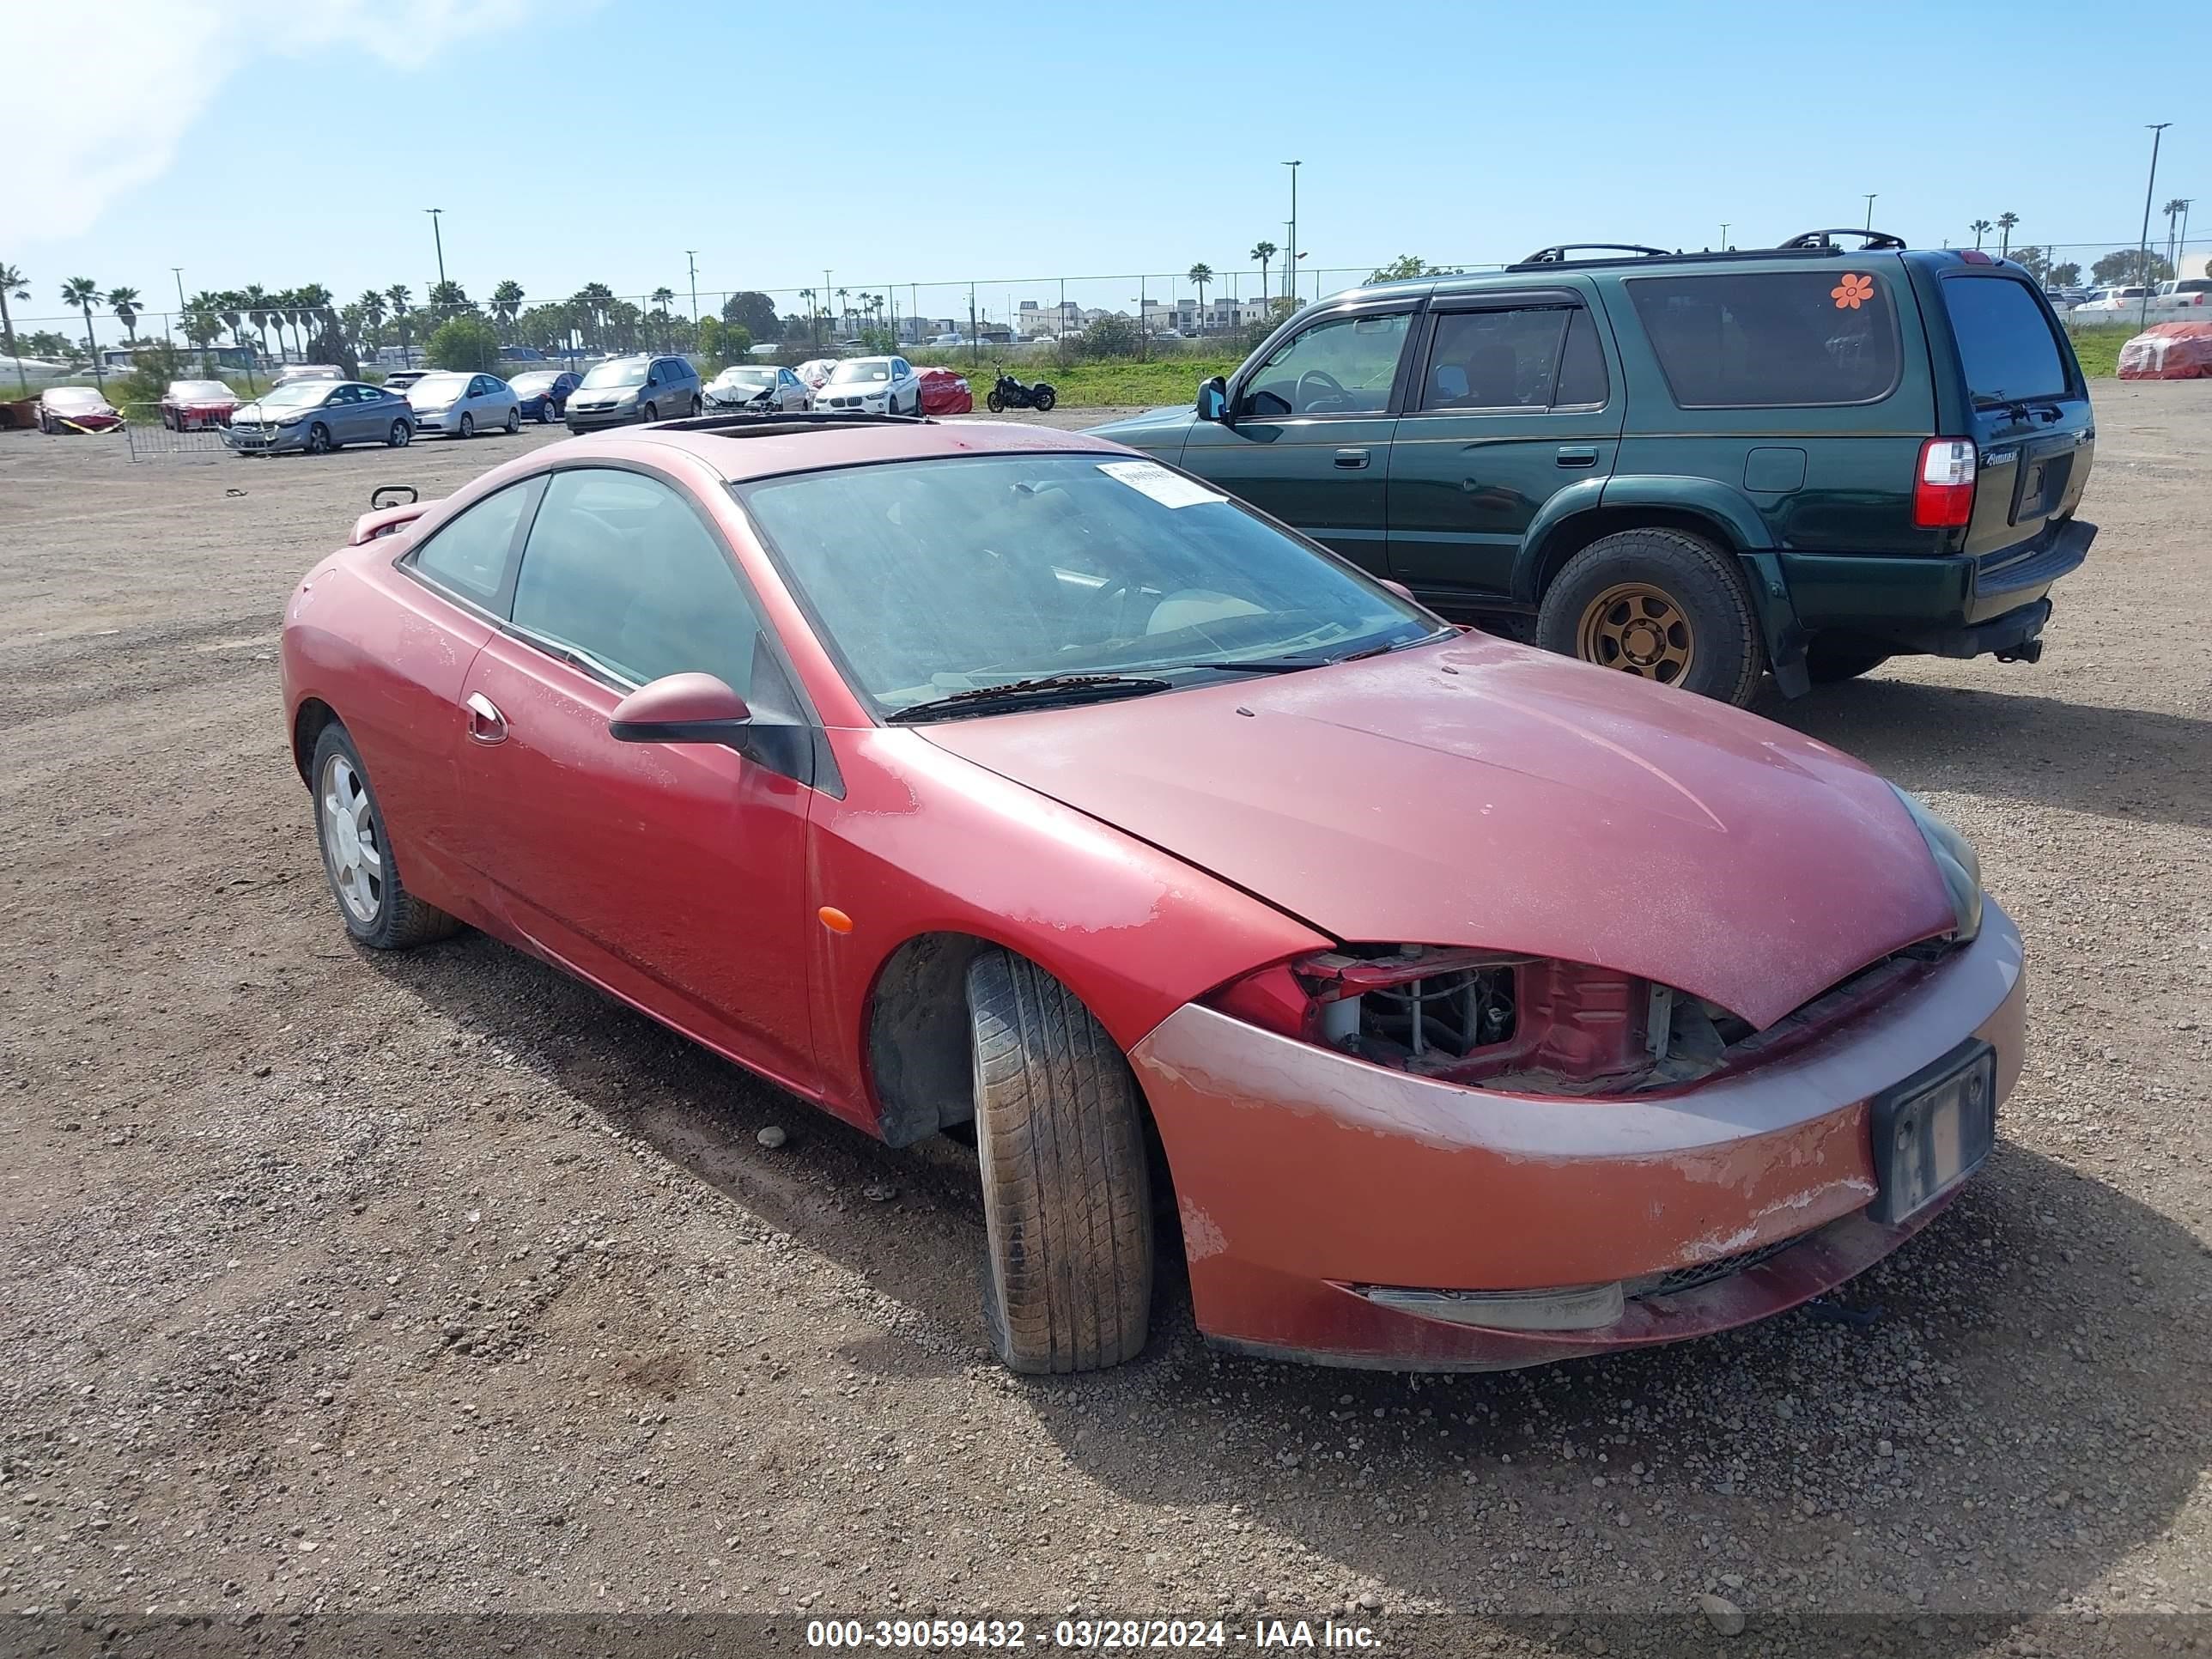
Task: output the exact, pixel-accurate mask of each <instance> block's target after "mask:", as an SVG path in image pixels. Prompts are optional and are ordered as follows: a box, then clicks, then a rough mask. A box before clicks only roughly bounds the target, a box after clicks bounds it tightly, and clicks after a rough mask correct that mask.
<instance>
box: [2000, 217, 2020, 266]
mask: <svg viewBox="0 0 2212 1659" xmlns="http://www.w3.org/2000/svg"><path fill="white" fill-rule="evenodd" d="M2019 222H2020V215H2018V214H2017V213H2000V214H1999V215H1997V229H1998V230H1999V231H2000V232H2001V233H2002V234H2001V235H2000V236H1999V238H1998V240H1997V257H1998V258H2003V257H2004V256H2006V255H2007V254H2008V253H2010V252H2012V228H2013V227H2014V226H2015V225H2016V224H2018V223H2019Z"/></svg>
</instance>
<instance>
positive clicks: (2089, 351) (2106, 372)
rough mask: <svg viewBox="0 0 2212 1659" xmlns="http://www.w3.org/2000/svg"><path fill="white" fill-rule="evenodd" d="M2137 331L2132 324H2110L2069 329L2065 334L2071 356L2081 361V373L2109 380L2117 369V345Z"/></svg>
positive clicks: (2118, 362) (2126, 340) (2118, 357)
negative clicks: (2072, 353) (2069, 344)
mask: <svg viewBox="0 0 2212 1659" xmlns="http://www.w3.org/2000/svg"><path fill="white" fill-rule="evenodd" d="M2139 332H2140V330H2138V329H2137V328H2136V325H2134V324H2133V323H2113V324H2109V325H2101V326H2099V327H2095V328H2075V329H2069V330H2068V331H2067V333H2068V335H2069V337H2071V338H2072V339H2073V342H2074V355H2075V357H2077V358H2079V359H2080V360H2081V372H2082V373H2083V374H2086V375H2087V376H2088V377H2089V378H2090V379H2091V380H2111V379H2112V376H2113V375H2115V374H2118V373H2119V372H2120V348H2121V347H2122V346H2124V345H2125V344H2126V343H2128V342H2129V341H2130V340H2132V339H2134V338H2135V337H2136V334H2137V333H2139Z"/></svg>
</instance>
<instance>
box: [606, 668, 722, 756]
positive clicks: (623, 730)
mask: <svg viewBox="0 0 2212 1659" xmlns="http://www.w3.org/2000/svg"><path fill="white" fill-rule="evenodd" d="M752 718H753V714H752V710H751V709H750V708H746V707H745V700H744V698H743V697H741V696H738V694H737V693H736V692H734V691H732V690H730V688H729V687H728V686H726V685H725V684H722V682H721V681H720V680H718V679H716V678H714V676H713V675H712V674H668V675H664V676H663V677H662V678H659V679H657V680H655V681H653V684H650V685H641V686H640V687H638V689H637V690H635V691H633V692H631V693H630V694H629V696H626V697H624V698H623V700H622V701H621V702H618V703H617V704H616V705H615V712H614V713H613V714H611V715H609V716H608V717H607V734H608V735H609V736H610V737H611V738H614V740H615V741H616V742H617V743H718V744H721V745H722V746H723V747H724V748H726V749H735V750H738V751H739V752H740V753H743V752H744V746H745V741H746V734H747V733H748V732H750V730H751V726H752Z"/></svg>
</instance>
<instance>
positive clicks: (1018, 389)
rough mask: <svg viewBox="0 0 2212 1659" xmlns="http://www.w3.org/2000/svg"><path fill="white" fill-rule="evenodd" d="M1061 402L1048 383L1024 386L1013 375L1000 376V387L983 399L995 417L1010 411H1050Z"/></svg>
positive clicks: (997, 386)
mask: <svg viewBox="0 0 2212 1659" xmlns="http://www.w3.org/2000/svg"><path fill="white" fill-rule="evenodd" d="M1059 401H1060V396H1059V394H1058V393H1057V392H1054V390H1053V389H1052V387H1051V386H1049V385H1048V384H1047V383H1046V382H1044V381H1042V380H1039V381H1038V382H1037V383H1036V385H1035V386H1024V385H1023V384H1022V383H1021V382H1020V381H1019V380H1016V379H1015V378H1014V377H1013V376H1012V375H1011V374H1001V375H1000V376H999V383H998V385H996V386H993V387H992V388H991V395H990V396H989V397H987V398H984V399H983V402H984V404H986V405H987V407H988V408H989V410H990V411H991V413H993V414H994V415H998V414H1002V413H1004V412H1005V411H1006V410H1009V409H1035V410H1048V409H1050V408H1051V407H1052V406H1053V405H1054V404H1056V403H1058V402H1059Z"/></svg>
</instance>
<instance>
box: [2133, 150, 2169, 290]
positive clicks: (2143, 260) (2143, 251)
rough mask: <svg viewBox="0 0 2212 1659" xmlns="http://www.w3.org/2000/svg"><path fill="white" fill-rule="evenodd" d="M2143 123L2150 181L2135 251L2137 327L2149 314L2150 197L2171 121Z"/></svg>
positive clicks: (2144, 196) (2154, 185)
mask: <svg viewBox="0 0 2212 1659" xmlns="http://www.w3.org/2000/svg"><path fill="white" fill-rule="evenodd" d="M2143 125H2145V126H2147V127H2148V128H2149V129H2150V181H2149V182H2148V184H2146V185H2144V186H2143V222H2142V246H2141V247H2140V248H2139V249H2137V250H2136V281H2137V282H2139V283H2142V306H2141V307H2138V308H2137V310H2136V327H2137V328H2141V327H2142V325H2143V324H2144V323H2145V322H2146V321H2147V320H2148V319H2149V316H2150V198H2151V192H2152V191H2155V190H2156V189H2157V188H2158V141H2159V140H2160V138H2162V137H2165V136H2166V129H2167V128H2168V127H2170V126H2172V125H2173V123H2172V122H2171V121H2146V122H2144V123H2143Z"/></svg>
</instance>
